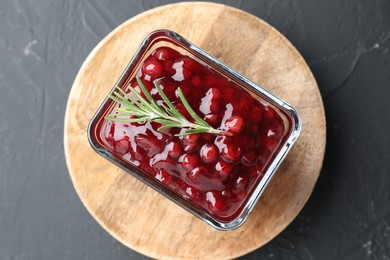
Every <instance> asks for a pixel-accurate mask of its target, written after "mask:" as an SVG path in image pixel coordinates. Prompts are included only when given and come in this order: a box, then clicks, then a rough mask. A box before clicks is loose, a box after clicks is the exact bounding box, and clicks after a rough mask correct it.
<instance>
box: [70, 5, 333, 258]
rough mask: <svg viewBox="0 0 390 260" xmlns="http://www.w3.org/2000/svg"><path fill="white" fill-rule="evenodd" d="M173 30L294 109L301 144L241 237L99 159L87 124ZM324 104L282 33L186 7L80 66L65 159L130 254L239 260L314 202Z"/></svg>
mask: <svg viewBox="0 0 390 260" xmlns="http://www.w3.org/2000/svg"><path fill="white" fill-rule="evenodd" d="M156 29H170V30H173V31H176V32H177V33H179V34H181V35H182V36H184V37H185V38H187V39H189V40H190V41H191V42H193V43H194V44H195V45H197V46H199V47H201V48H202V49H204V50H206V51H207V52H209V53H210V54H212V55H213V56H215V57H217V58H218V59H220V60H221V61H223V62H225V63H226V64H228V65H229V66H231V67H232V68H234V69H236V70H237V71H238V72H240V73H242V74H244V75H245V76H247V77H248V78H250V79H252V80H253V81H254V82H256V83H258V84H260V85H261V86H263V87H264V88H266V89H267V90H269V91H270V92H272V93H274V94H276V95H277V96H279V97H281V98H282V99H284V100H286V101H287V102H288V103H290V104H292V105H293V106H294V107H295V108H296V109H297V110H298V112H299V113H300V115H301V118H302V121H303V129H302V134H301V136H300V138H299V139H298V141H297V143H296V145H295V146H294V147H293V149H292V150H291V152H290V153H289V155H288V156H287V158H286V160H285V161H284V162H283V163H282V165H281V167H280V168H279V170H278V171H277V173H276V174H275V176H274V178H273V179H272V181H271V183H270V185H269V186H268V188H267V189H266V191H265V193H264V194H263V196H262V198H261V199H260V201H259V203H258V204H257V206H256V207H255V209H254V211H253V212H252V214H251V215H250V216H249V218H248V220H247V222H246V223H244V225H243V226H242V227H240V228H238V229H237V230H234V231H229V232H221V231H217V230H214V229H213V228H211V227H209V226H208V225H206V224H205V223H203V222H202V221H200V220H199V219H197V218H195V217H193V216H192V215H191V214H189V213H187V212H186V211H185V210H183V209H181V208H180V207H179V206H177V205H175V204H174V203H172V202H171V201H169V200H168V199H165V198H164V197H163V196H162V195H159V194H158V193H157V192H155V191H153V190H152V189H150V188H148V187H146V186H145V185H144V184H142V183H140V182H139V181H137V180H136V179H135V178H133V177H132V176H130V175H128V174H125V173H124V172H122V171H121V170H120V169H118V168H117V167H115V166H114V165H112V164H111V163H110V162H108V161H107V160H106V159H104V158H102V157H100V156H99V155H98V154H96V153H95V152H94V151H93V150H92V149H91V147H90V145H89V143H88V140H87V125H88V123H89V121H90V119H91V118H92V116H93V114H94V113H95V111H96V110H97V109H98V107H99V105H100V104H101V103H102V101H103V99H104V98H105V97H106V95H107V94H108V92H109V91H110V89H111V88H112V87H113V85H114V84H115V82H116V80H117V79H118V78H119V76H120V74H121V72H122V71H123V70H124V68H125V67H126V65H127V64H128V62H129V61H130V59H131V58H132V56H133V55H134V53H135V51H136V49H137V48H138V46H139V45H140V43H141V42H142V40H143V39H144V38H145V36H146V35H147V34H149V33H150V32H152V31H153V30H156ZM325 128H326V125H325V115H324V109H323V104H322V99H321V96H320V93H319V90H318V87H317V84H316V82H315V79H314V78H313V75H312V73H311V72H310V69H309V68H308V66H307V64H306V63H305V61H304V60H303V58H302V57H301V56H300V54H299V53H298V52H297V50H296V49H295V48H294V47H293V46H292V45H291V43H290V42H289V41H288V40H286V39H285V38H284V37H283V36H282V35H281V34H280V33H279V32H277V31H276V30H275V29H273V28H272V27H271V26H270V25H268V24H267V23H265V22H264V21H262V20H260V19H258V18H256V17H254V16H252V15H250V14H248V13H245V12H242V11H240V10H238V9H235V8H231V7H227V6H224V5H219V4H212V3H200V2H195V3H194V2H192V3H180V4H171V5H166V6H162V7H159V8H156V9H152V10H150V11H147V12H145V13H142V14H140V15H138V16H136V17H134V18H132V19H130V20H128V21H127V22H125V23H123V24H122V25H120V26H119V27H118V28H116V29H115V30H114V31H113V32H111V33H110V34H109V35H108V36H107V37H105V38H104V39H103V40H102V41H101V42H100V43H99V44H98V45H97V46H96V47H95V49H94V50H93V51H92V52H91V54H90V55H89V56H88V58H87V59H86V60H85V62H84V64H83V65H82V67H81V69H80V71H79V73H78V75H77V77H76V79H75V82H74V84H73V87H72V90H71V92H70V96H69V100H68V105H67V109H66V115H65V140H64V145H65V154H66V160H67V165H68V168H69V173H70V176H71V178H72V182H73V184H74V186H75V189H76V191H77V193H78V195H79V196H80V198H81V200H82V202H83V203H84V205H85V207H86V208H87V209H88V211H89V212H90V213H91V215H92V216H93V217H94V218H95V219H96V220H97V221H98V222H99V224H100V225H102V226H103V228H104V229H105V230H107V232H109V233H110V234H111V235H112V236H114V237H115V238H116V239H118V240H119V241H121V242H122V243H123V244H125V245H126V246H128V247H130V248H131V249H133V250H136V251H138V252H140V253H142V254H144V255H147V256H150V257H153V258H164V259H167V258H170V259H173V258H181V259H182V258H199V259H205V258H206V257H207V258H211V259H219V258H222V259H224V258H235V257H238V256H241V255H244V254H246V253H249V252H251V251H253V250H255V249H257V248H259V247H261V246H262V245H264V244H265V243H267V242H268V241H269V240H271V239H272V238H274V237H275V236H276V235H277V234H279V233H280V232H281V231H282V230H283V229H284V228H286V226H287V225H288V224H289V223H290V222H291V221H292V220H293V219H294V218H295V217H296V216H297V214H298V213H299V211H300V210H301V209H302V208H303V206H304V205H305V203H306V201H307V200H308V198H309V196H310V194H311V192H312V190H313V187H314V185H315V183H316V180H317V178H318V176H319V173H320V169H321V166H322V161H323V157H324V151H325V142H326V136H325V132H326V131H325V130H326V129H325Z"/></svg>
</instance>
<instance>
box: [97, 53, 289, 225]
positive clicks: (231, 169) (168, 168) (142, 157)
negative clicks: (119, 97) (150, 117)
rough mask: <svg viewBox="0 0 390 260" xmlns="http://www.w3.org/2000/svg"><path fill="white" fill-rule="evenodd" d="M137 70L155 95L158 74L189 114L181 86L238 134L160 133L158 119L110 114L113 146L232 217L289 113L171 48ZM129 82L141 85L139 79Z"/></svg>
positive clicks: (209, 116)
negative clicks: (278, 110) (142, 120)
mask: <svg viewBox="0 0 390 260" xmlns="http://www.w3.org/2000/svg"><path fill="white" fill-rule="evenodd" d="M137 75H138V76H140V78H141V80H142V81H143V82H144V84H145V86H146V87H147V88H148V90H149V91H150V93H151V94H152V97H153V98H154V99H155V100H162V99H161V97H160V96H159V94H158V92H157V90H156V88H155V87H154V85H153V81H155V80H157V81H158V82H159V84H160V85H161V88H162V89H163V91H164V92H165V93H166V95H167V96H168V98H169V99H170V100H171V101H172V103H173V104H174V105H175V106H176V108H177V109H178V110H179V112H181V113H182V114H183V115H185V116H186V117H187V118H188V119H189V120H190V119H191V117H190V116H189V114H188V112H187V111H186V109H185V108H184V106H183V104H182V103H181V101H180V99H179V98H178V95H177V88H178V87H180V88H181V89H182V91H183V93H184V95H185V97H186V98H187V100H188V101H189V103H190V105H191V106H192V108H193V109H194V110H195V111H196V112H197V113H198V115H199V116H201V117H203V118H204V119H205V120H206V121H207V122H208V123H209V124H210V125H211V126H213V127H214V128H218V129H222V130H226V131H228V132H229V133H231V136H230V135H229V136H227V135H226V136H222V135H220V136H217V135H213V134H208V133H203V134H192V135H185V136H180V137H178V136H175V134H178V133H180V131H181V130H180V129H178V128H171V129H166V130H163V131H161V132H159V131H157V129H158V128H159V124H157V123H151V122H147V123H145V124H140V123H120V122H112V121H103V123H102V125H101V128H100V130H99V131H101V136H102V138H103V142H104V143H105V146H106V148H107V149H108V150H110V151H111V152H112V153H114V154H115V155H116V156H118V157H120V158H121V159H123V160H125V161H127V162H129V163H130V164H132V165H133V166H135V167H137V168H138V169H140V170H141V171H143V172H144V173H145V174H148V175H149V176H151V177H152V178H155V179H156V180H158V181H159V182H161V183H162V184H163V185H164V186H166V187H167V188H168V189H170V190H172V191H174V192H175V193H177V194H178V195H179V196H182V197H183V198H184V199H186V200H188V201H190V202H191V203H192V204H194V205H195V206H196V207H197V208H199V209H201V210H202V211H206V212H208V214H211V215H212V216H214V217H216V218H217V219H224V220H228V219H233V218H234V217H235V216H237V215H238V214H239V213H240V212H239V210H240V208H242V206H243V202H245V201H246V199H247V198H248V197H249V196H248V195H249V193H250V192H251V190H252V188H253V187H254V184H256V183H258V181H259V179H260V178H261V177H262V174H263V172H265V167H266V165H267V162H268V161H269V159H270V158H271V157H272V156H273V154H274V153H275V152H276V150H278V146H279V144H280V141H281V139H282V138H283V136H284V132H285V127H284V124H283V121H282V119H281V118H280V116H279V115H278V113H276V111H275V110H274V109H273V108H272V107H270V106H267V105H265V102H264V104H263V103H261V102H259V101H258V100H256V99H255V98H253V97H252V96H251V95H250V94H248V93H247V92H246V91H244V90H243V89H242V88H240V87H239V86H237V85H236V84H235V83H233V82H232V81H229V80H227V79H226V78H224V77H222V76H221V75H219V74H218V73H216V72H215V71H214V70H212V69H210V68H209V67H207V66H205V65H202V64H200V63H199V62H197V61H195V60H194V59H192V58H190V57H188V56H185V55H182V54H180V53H179V52H177V51H175V50H173V49H170V48H167V47H160V48H158V49H157V50H155V51H154V52H153V53H152V54H151V55H150V56H149V57H147V58H146V60H145V61H144V63H143V64H142V65H141V67H140V70H139V72H138V74H137ZM127 84H128V85H131V86H133V87H134V88H135V89H136V90H138V91H140V88H139V86H138V84H137V81H136V80H135V79H130V81H129V82H128V83H127ZM126 86H127V85H126ZM125 90H126V91H127V92H128V91H129V90H128V89H125ZM160 102H161V101H160ZM115 109H116V107H114V110H113V111H112V112H111V113H115Z"/></svg>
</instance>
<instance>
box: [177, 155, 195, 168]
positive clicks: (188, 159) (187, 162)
mask: <svg viewBox="0 0 390 260" xmlns="http://www.w3.org/2000/svg"><path fill="white" fill-rule="evenodd" d="M178 162H179V163H181V165H182V166H183V168H184V169H185V170H187V171H191V170H192V169H194V168H195V167H196V166H198V164H199V157H198V156H196V155H195V154H188V153H186V154H183V155H182V156H180V157H179V159H178Z"/></svg>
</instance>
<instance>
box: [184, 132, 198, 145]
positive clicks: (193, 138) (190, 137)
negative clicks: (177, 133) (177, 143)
mask: <svg viewBox="0 0 390 260" xmlns="http://www.w3.org/2000/svg"><path fill="white" fill-rule="evenodd" d="M199 138H200V134H190V135H184V136H183V141H184V142H185V143H190V144H193V143H196V142H198V140H199Z"/></svg>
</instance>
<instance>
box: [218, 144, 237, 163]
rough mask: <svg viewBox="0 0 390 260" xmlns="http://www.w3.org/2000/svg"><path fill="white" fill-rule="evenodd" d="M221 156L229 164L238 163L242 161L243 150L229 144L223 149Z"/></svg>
mask: <svg viewBox="0 0 390 260" xmlns="http://www.w3.org/2000/svg"><path fill="white" fill-rule="evenodd" d="M221 156H222V158H224V159H225V160H226V161H228V162H237V161H239V160H240V156H241V148H240V147H239V146H235V145H233V144H227V145H225V146H224V147H223V148H222V152H221Z"/></svg>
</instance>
